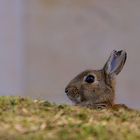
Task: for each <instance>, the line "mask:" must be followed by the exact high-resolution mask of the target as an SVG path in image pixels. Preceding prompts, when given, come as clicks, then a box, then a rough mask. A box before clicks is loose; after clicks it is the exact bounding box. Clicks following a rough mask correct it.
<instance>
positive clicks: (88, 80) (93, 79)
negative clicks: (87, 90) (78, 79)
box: [85, 75, 95, 84]
mask: <svg viewBox="0 0 140 140" xmlns="http://www.w3.org/2000/svg"><path fill="white" fill-rule="evenodd" d="M94 81H95V77H94V76H93V75H88V76H87V77H86V79H85V82H87V83H89V84H91V83H93V82H94Z"/></svg>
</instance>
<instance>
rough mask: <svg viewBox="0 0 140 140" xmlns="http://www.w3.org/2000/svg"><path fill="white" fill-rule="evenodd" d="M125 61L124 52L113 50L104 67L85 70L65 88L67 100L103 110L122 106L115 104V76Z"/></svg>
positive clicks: (125, 55) (125, 54)
mask: <svg viewBox="0 0 140 140" xmlns="http://www.w3.org/2000/svg"><path fill="white" fill-rule="evenodd" d="M126 59H127V53H126V51H124V50H120V51H116V50H113V51H112V53H111V54H110V56H109V58H108V60H107V62H106V63H105V65H104V67H103V68H102V69H100V70H85V71H83V72H82V73H80V74H78V75H77V76H76V77H75V78H74V79H73V80H71V81H70V83H69V84H68V85H67V87H66V88H65V93H66V95H67V96H68V98H69V99H70V100H71V101H72V102H73V103H74V104H75V105H78V106H82V107H88V108H93V109H104V108H110V107H113V106H114V107H116V106H123V107H124V108H127V107H126V106H125V105H124V104H120V105H119V104H116V105H115V103H114V100H115V84H116V80H115V79H116V76H117V75H118V74H119V73H120V72H121V70H122V68H123V66H124V64H125V62H126Z"/></svg>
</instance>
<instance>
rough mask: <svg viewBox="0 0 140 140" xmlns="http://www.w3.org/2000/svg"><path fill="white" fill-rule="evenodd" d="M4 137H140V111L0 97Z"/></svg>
mask: <svg viewBox="0 0 140 140" xmlns="http://www.w3.org/2000/svg"><path fill="white" fill-rule="evenodd" d="M0 139H2V140H110V139H111V140H139V139H140V112H138V111H132V110H131V111H128V110H124V109H119V110H117V111H116V110H90V109H86V108H80V107H74V106H67V105H55V104H50V103H49V102H47V101H42V100H31V99H26V98H21V97H0Z"/></svg>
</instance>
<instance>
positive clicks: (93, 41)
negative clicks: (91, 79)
mask: <svg viewBox="0 0 140 140" xmlns="http://www.w3.org/2000/svg"><path fill="white" fill-rule="evenodd" d="M23 1H24V4H22V8H23V11H22V14H24V20H23V18H22V21H23V22H22V23H21V25H22V28H23V29H24V30H22V31H21V32H22V34H23V35H24V36H23V37H22V39H23V40H24V41H23V43H21V45H18V47H21V46H24V49H25V50H24V51H23V52H24V55H23V56H24V61H23V64H22V63H20V64H19V63H18V64H15V63H12V64H13V65H12V66H10V68H11V67H12V69H13V71H14V72H15V73H17V72H16V69H15V68H14V67H15V66H14V64H15V65H16V66H17V68H21V67H23V65H24V70H19V72H22V76H23V75H24V76H23V77H22V76H21V74H19V75H18V76H17V77H18V78H19V79H18V80H19V81H20V82H19V83H18V84H19V86H18V84H17V87H22V86H23V87H24V88H23V89H24V91H26V92H25V95H26V96H32V97H36V98H44V99H48V100H50V101H55V102H59V103H60V102H65V103H67V102H68V100H67V98H66V96H65V93H64V88H65V86H66V85H67V83H68V82H69V81H70V80H71V79H72V78H73V77H74V76H75V75H76V74H78V73H79V72H81V71H83V70H85V69H88V68H100V67H102V66H103V65H104V63H105V61H106V59H107V57H108V55H109V53H110V52H111V51H112V50H113V49H125V50H126V51H127V52H128V61H127V63H126V65H125V68H124V69H123V71H122V72H121V74H120V75H119V76H118V79H117V80H118V83H117V100H118V102H123V103H126V104H127V105H129V106H132V107H136V108H140V102H139V101H140V94H139V89H140V86H139V85H140V84H139V83H140V78H139V71H140V63H139V60H140V56H139V51H140V47H139V45H140V39H139V38H140V14H139V13H140V1H139V0H133V1H132V0H121V1H116V0H100V1H99V0H22V2H23ZM8 5H9V4H7V6H8ZM12 6H13V7H11V8H13V9H15V8H14V5H12ZM13 9H12V10H13ZM12 10H11V11H12ZM10 13H12V12H10ZM9 17H12V19H9V20H8V22H11V23H12V22H14V19H13V15H9ZM5 22H6V21H5ZM15 25H16V23H13V25H11V26H10V27H9V26H5V24H4V25H3V26H2V29H7V27H9V28H10V29H9V30H6V35H5V38H7V36H9V38H10V39H11V38H12V37H14V36H16V35H13V34H12V33H13V30H14V31H16V30H17V27H15ZM10 30H12V31H10ZM1 34H2V33H0V35H1ZM10 34H12V35H11V36H10ZM8 40H9V39H8ZM15 42H16V41H15ZM1 46H3V45H1ZM5 46H9V44H8V45H6V43H5ZM15 46H17V45H15ZM15 46H14V47H15ZM4 49H5V48H4V47H3V49H2V50H4ZM18 49H19V48H18ZM18 49H16V48H15V51H13V52H12V56H14V57H16V58H20V60H21V61H22V57H19V53H18V52H16V50H18ZM15 53H16V55H17V56H16V55H15ZM5 57H7V53H6V52H5V56H4V58H5ZM8 58H11V57H9V55H8ZM16 58H15V59H16ZM11 61H12V62H15V61H14V59H13V60H11V59H10V60H9V61H8V63H9V64H11ZM3 65H5V63H3ZM12 69H8V70H9V71H8V73H10V76H11V70H12ZM4 70H5V68H4V67H3V71H2V73H1V75H4V74H3V73H4ZM5 75H6V74H5ZM7 77H8V76H5V77H4V76H3V78H2V80H1V81H0V82H1V84H3V79H4V80H5V83H4V85H6V86H5V87H6V88H4V89H5V90H4V91H5V93H6V92H7V87H8V86H9V85H10V86H11V87H14V85H12V83H9V81H10V80H9V79H6V78H7ZM21 77H22V78H23V79H22V78H21ZM10 79H12V78H10ZM18 80H17V81H18ZM2 87H3V86H2ZM15 87H16V86H15ZM17 89H18V88H17ZM10 91H12V90H9V92H7V93H10ZM15 93H16V92H15Z"/></svg>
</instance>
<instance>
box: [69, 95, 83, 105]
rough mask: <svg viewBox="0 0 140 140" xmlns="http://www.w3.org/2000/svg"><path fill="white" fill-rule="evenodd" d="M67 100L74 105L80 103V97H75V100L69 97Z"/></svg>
mask: <svg viewBox="0 0 140 140" xmlns="http://www.w3.org/2000/svg"><path fill="white" fill-rule="evenodd" d="M69 99H70V100H71V101H72V103H73V104H75V105H76V104H79V103H81V97H80V96H78V97H76V99H74V98H71V97H69Z"/></svg>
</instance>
